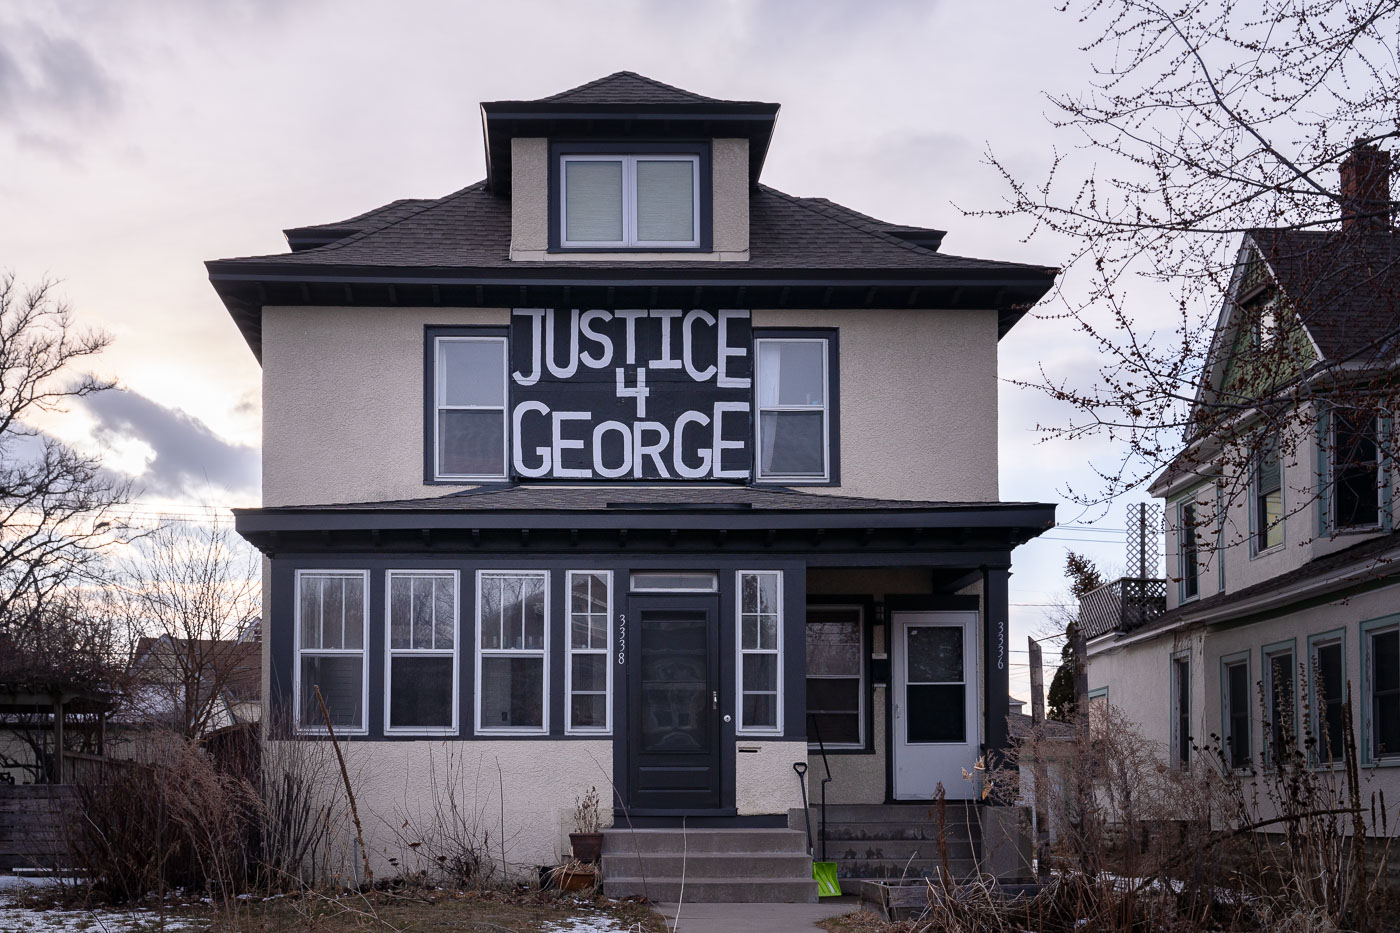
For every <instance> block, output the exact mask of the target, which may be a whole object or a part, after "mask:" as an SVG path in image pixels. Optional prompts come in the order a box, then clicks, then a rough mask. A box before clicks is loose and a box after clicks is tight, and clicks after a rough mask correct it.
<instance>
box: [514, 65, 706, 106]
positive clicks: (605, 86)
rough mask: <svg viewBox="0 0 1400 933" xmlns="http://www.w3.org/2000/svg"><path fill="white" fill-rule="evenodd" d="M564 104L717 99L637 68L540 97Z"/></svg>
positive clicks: (645, 102) (682, 101) (663, 102)
mask: <svg viewBox="0 0 1400 933" xmlns="http://www.w3.org/2000/svg"><path fill="white" fill-rule="evenodd" d="M540 100H542V101H544V100H549V101H554V102H556V103H561V104H697V103H704V104H713V103H719V102H720V101H719V99H718V98H714V97H706V96H704V95H703V94H696V93H695V92H693V91H687V90H685V89H683V88H678V87H673V86H672V85H669V84H663V83H662V82H660V81H657V80H656V79H654V78H648V77H647V76H645V75H639V74H637V73H636V72H635V71H617V72H614V73H613V74H610V75H607V76H606V77H602V78H598V79H596V80H593V81H589V82H588V83H587V84H580V85H579V86H578V87H574V88H569V90H567V91H560V92H559V93H558V94H551V95H549V96H548V97H541V98H540Z"/></svg>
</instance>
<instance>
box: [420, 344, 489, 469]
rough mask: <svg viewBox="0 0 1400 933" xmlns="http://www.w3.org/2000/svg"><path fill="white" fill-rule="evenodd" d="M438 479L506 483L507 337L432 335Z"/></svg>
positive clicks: (434, 453)
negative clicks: (504, 481) (502, 481)
mask: <svg viewBox="0 0 1400 933" xmlns="http://www.w3.org/2000/svg"><path fill="white" fill-rule="evenodd" d="M430 344H431V348H432V361H433V393H432V411H431V424H430V425H429V429H430V431H431V435H430V436H431V437H432V439H433V442H432V445H431V450H430V456H431V457H432V471H431V475H432V478H433V479H434V480H439V481H460V482H491V481H501V480H504V479H505V478H506V338H505V337H503V336H473V335H471V334H469V333H457V332H451V331H450V329H449V332H446V333H432V334H431V335H430Z"/></svg>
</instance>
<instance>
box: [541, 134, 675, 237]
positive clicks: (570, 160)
mask: <svg viewBox="0 0 1400 933" xmlns="http://www.w3.org/2000/svg"><path fill="white" fill-rule="evenodd" d="M700 161H701V160H700V156H699V155H690V154H666V153H648V154H639V155H613V154H582V153H580V154H570V155H562V156H560V157H559V224H560V229H559V244H560V245H561V246H563V247H566V248H575V249H576V248H585V249H586V248H595V249H598V248H602V249H617V248H629V247H631V248H646V247H651V248H662V249H675V248H697V247H699V246H700V241H701V229H700V228H701V203H700V199H701V178H700Z"/></svg>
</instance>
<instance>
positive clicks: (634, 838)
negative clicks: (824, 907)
mask: <svg viewBox="0 0 1400 933" xmlns="http://www.w3.org/2000/svg"><path fill="white" fill-rule="evenodd" d="M799 812H800V811H799ZM682 884H684V890H685V901H686V902H687V903H692V904H724V903H770V904H815V903H816V902H817V883H816V882H815V881H813V880H812V859H811V857H810V856H808V854H807V837H806V835H805V834H804V833H801V832H797V831H795V830H791V829H686V830H681V829H627V828H625V827H624V828H621V829H618V828H614V829H609V830H605V831H604V832H603V893H604V894H606V895H608V896H609V897H631V896H638V895H640V896H642V897H646V898H648V899H649V900H651V901H653V902H655V903H671V902H675V901H679V900H681V889H682Z"/></svg>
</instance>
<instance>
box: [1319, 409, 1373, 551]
mask: <svg viewBox="0 0 1400 933" xmlns="http://www.w3.org/2000/svg"><path fill="white" fill-rule="evenodd" d="M1331 421H1332V444H1331V451H1330V454H1331V456H1330V460H1331V463H1332V519H1333V527H1335V528H1338V529H1344V528H1374V527H1376V526H1377V525H1379V524H1380V520H1381V505H1380V459H1379V447H1378V445H1377V443H1376V416H1375V415H1371V414H1366V413H1364V412H1358V411H1348V410H1346V409H1335V410H1334V411H1333V412H1332V419H1331Z"/></svg>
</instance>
